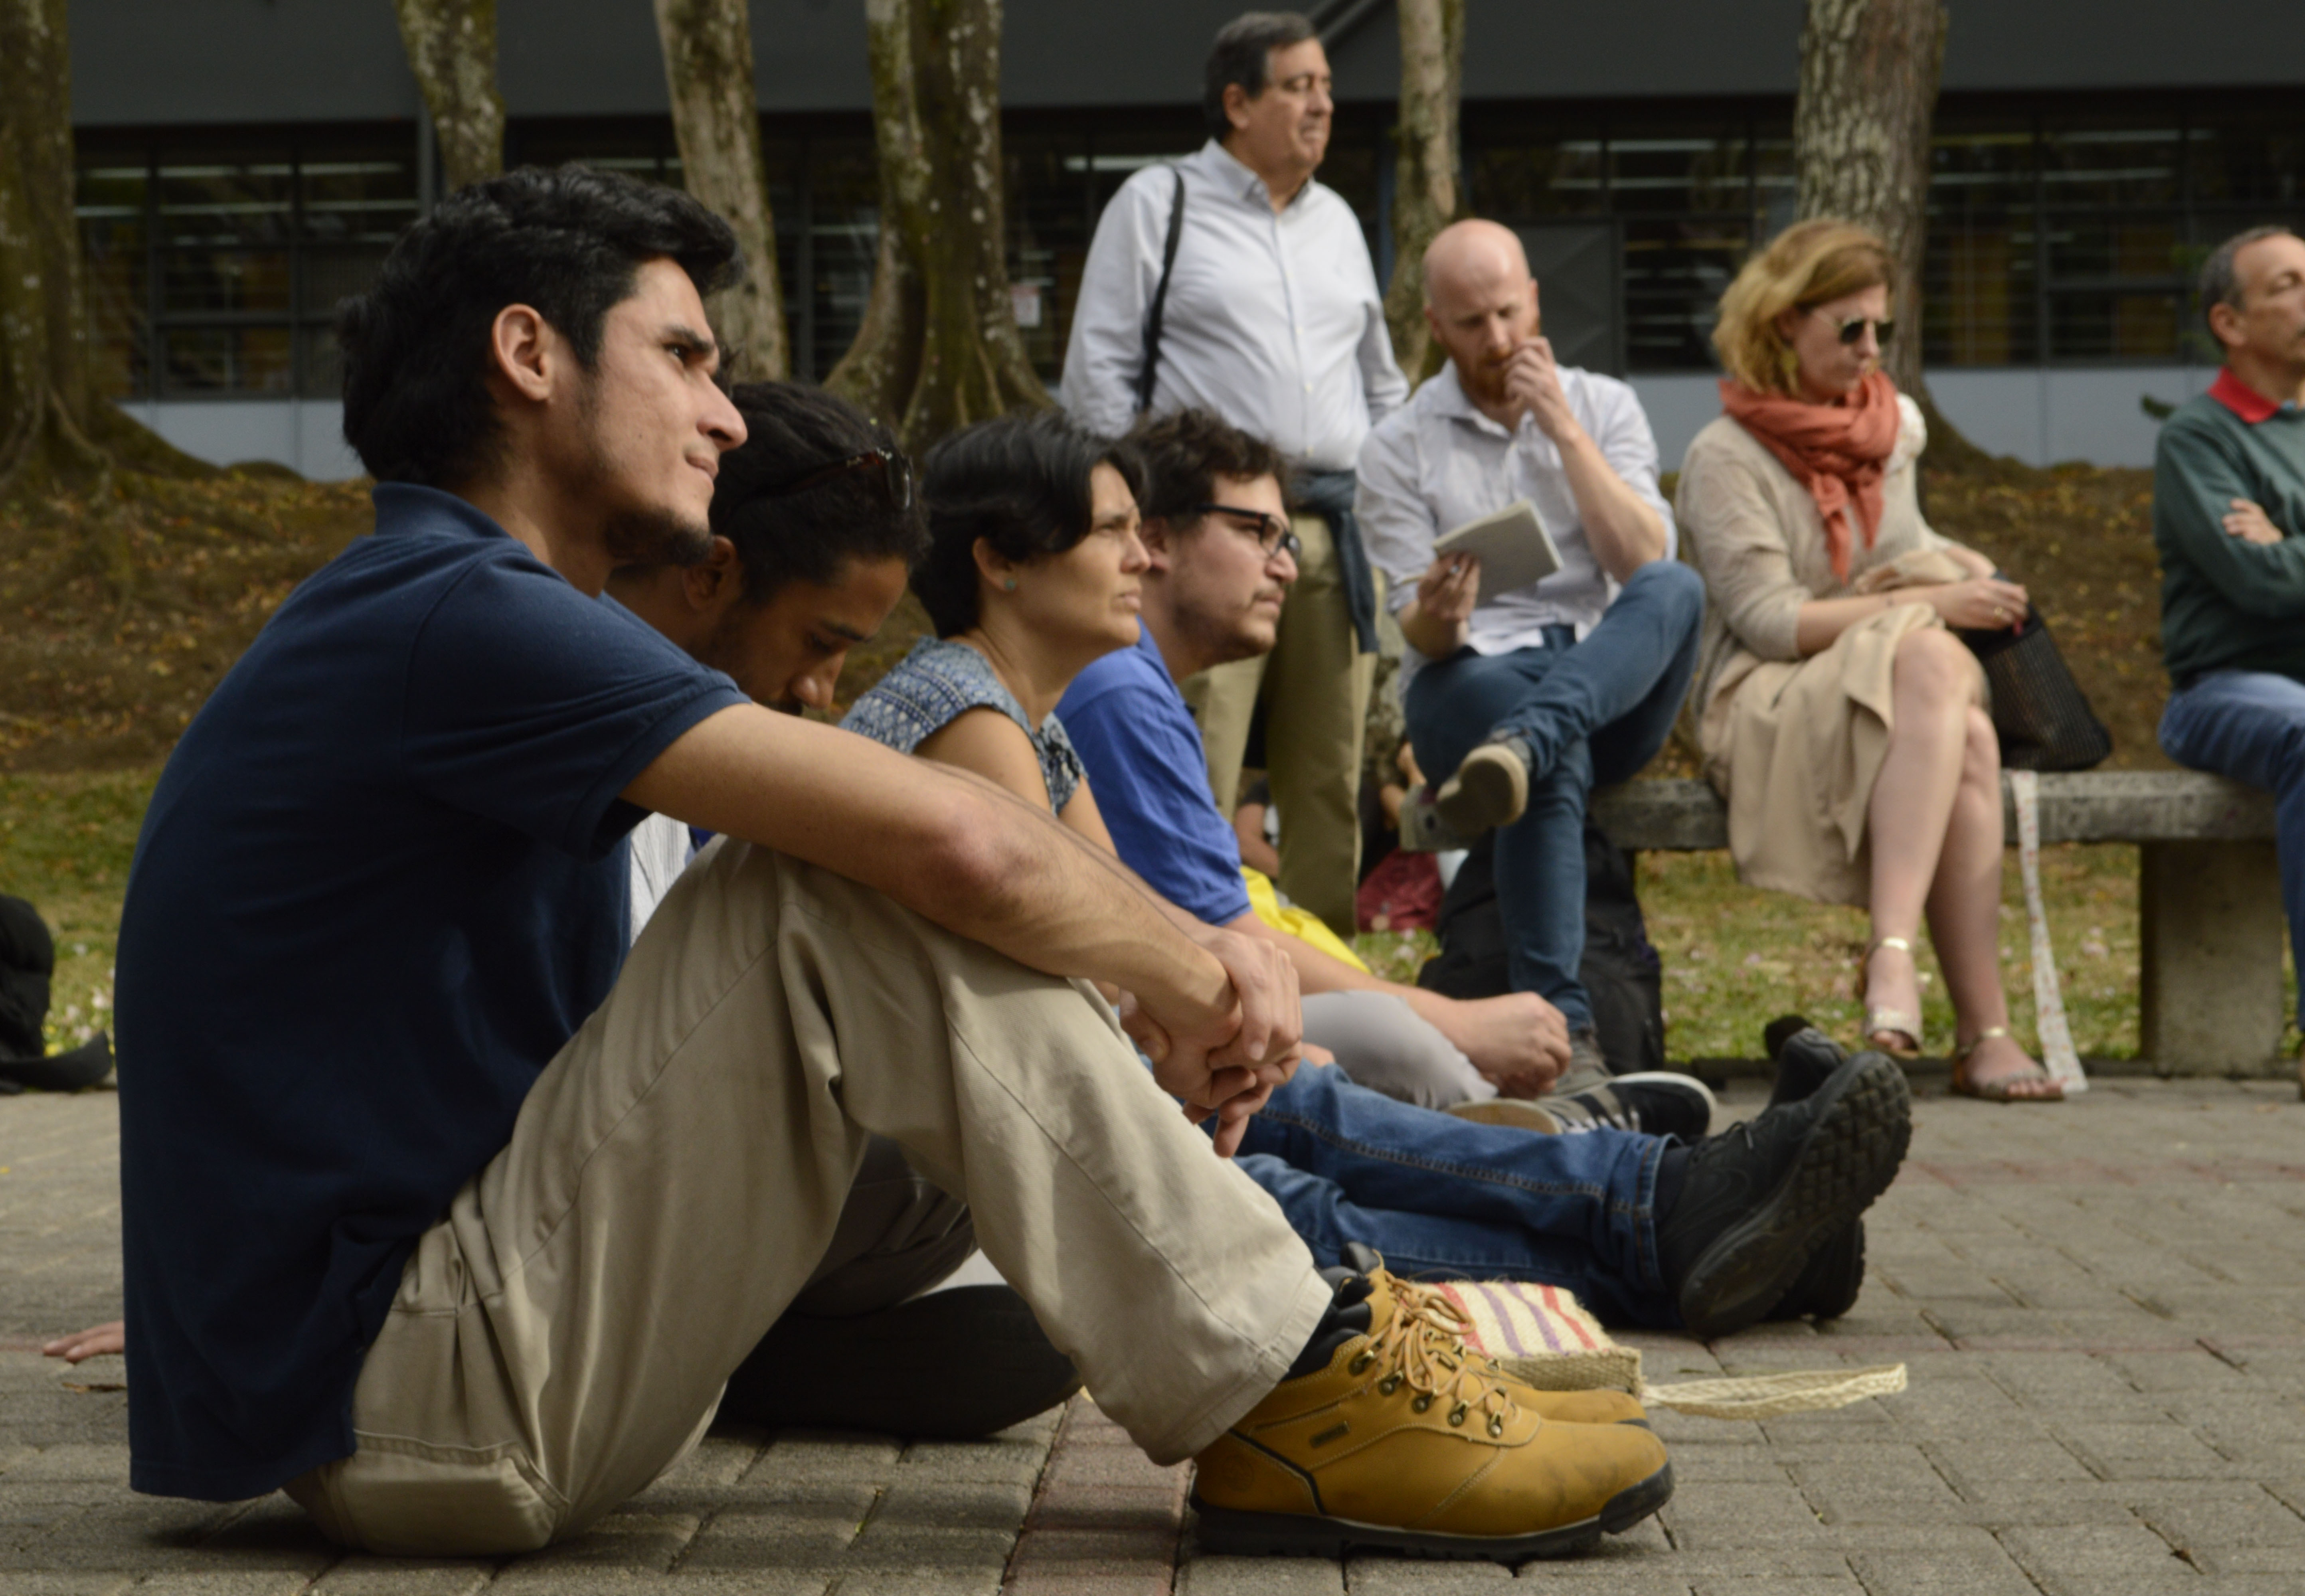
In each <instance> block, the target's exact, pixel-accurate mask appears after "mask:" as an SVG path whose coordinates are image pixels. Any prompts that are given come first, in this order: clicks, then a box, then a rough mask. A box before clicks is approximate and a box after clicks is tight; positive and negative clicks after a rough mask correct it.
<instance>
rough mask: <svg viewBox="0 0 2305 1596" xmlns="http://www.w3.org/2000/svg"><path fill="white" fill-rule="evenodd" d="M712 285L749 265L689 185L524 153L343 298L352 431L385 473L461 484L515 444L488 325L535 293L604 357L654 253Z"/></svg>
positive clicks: (584, 352) (592, 356)
mask: <svg viewBox="0 0 2305 1596" xmlns="http://www.w3.org/2000/svg"><path fill="white" fill-rule="evenodd" d="M659 258H662V259H671V260H673V261H674V262H676V264H677V265H678V266H679V267H680V268H681V270H683V271H685V272H686V273H687V274H688V276H689V280H690V281H692V282H693V283H694V284H696V289H697V292H698V293H713V292H715V291H716V290H718V289H720V288H725V287H727V286H728V285H729V284H732V283H735V282H736V281H737V280H739V279H740V278H742V276H744V256H743V254H742V253H741V252H740V251H739V250H738V249H737V247H736V234H735V233H731V232H730V231H729V229H728V224H727V223H726V222H724V221H722V220H721V219H720V218H719V216H714V215H713V214H712V213H711V212H710V211H709V210H707V209H705V208H704V207H703V206H702V205H700V204H698V203H697V202H696V201H695V200H692V199H690V198H689V197H688V196H687V195H686V194H684V193H682V192H680V191H678V190H676V189H667V188H660V187H658V186H656V185H655V184H652V183H639V182H636V181H634V179H632V178H628V177H621V176H618V175H617V174H613V173H608V172H595V171H592V170H591V169H590V168H588V167H584V166H561V167H557V168H555V169H553V170H549V171H548V170H545V169H544V168H541V167H537V166H523V167H522V168H521V169H520V170H518V171H516V172H507V173H506V174H504V175H503V176H501V177H492V178H489V180H488V181H487V182H485V183H473V184H472V185H471V186H470V187H468V188H464V189H460V190H458V191H456V192H455V193H454V194H451V195H450V196H449V197H448V198H447V199H446V200H442V201H441V202H440V204H439V205H438V207H437V208H435V209H434V210H433V212H432V214H431V215H430V216H427V217H425V218H424V219H423V220H421V221H419V222H415V223H413V224H411V225H410V226H409V227H408V229H407V230H406V231H405V232H404V233H401V235H400V237H399V239H398V240H397V241H396V242H395V243H394V244H393V246H392V252H391V253H390V254H389V255H387V256H386V257H385V260H384V266H383V267H382V268H381V269H380V270H379V271H378V274H377V279H376V285H375V286H374V287H372V288H370V290H369V291H368V292H367V293H363V294H359V295H356V296H354V297H353V298H352V299H348V300H346V301H344V302H343V303H342V304H341V305H339V306H338V307H337V310H336V341H337V342H338V343H339V344H342V345H343V346H344V441H345V442H347V443H349V444H350V445H352V446H353V450H354V451H355V452H357V453H358V454H359V455H360V457H361V463H362V464H364V465H366V466H367V467H368V469H369V474H370V475H371V476H373V477H375V478H376V479H377V480H378V481H385V482H419V483H422V484H424V485H425V486H427V487H432V488H451V487H455V486H457V485H458V484H461V483H464V482H467V481H470V480H472V479H473V478H474V477H476V476H478V475H481V474H482V473H484V472H485V471H487V470H488V469H489V466H490V465H491V464H492V463H493V462H494V460H495V458H496V454H497V450H498V447H499V446H500V445H501V443H502V434H503V429H502V424H501V423H500V422H499V420H498V417H497V412H496V406H495V403H493V402H492V401H491V399H490V398H489V390H488V381H487V369H488V359H487V350H488V340H489V325H490V324H491V323H493V322H494V321H495V320H496V317H497V312H498V311H499V310H503V309H504V308H505V307H506V305H512V304H525V305H532V306H533V307H535V309H536V310H537V311H538V313H539V314H540V315H541V316H542V317H543V318H544V319H545V320H546V321H548V322H549V323H550V324H551V325H552V327H554V328H555V329H556V330H557V331H558V333H559V334H560V335H561V336H563V337H565V338H566V339H567V340H568V343H569V345H570V347H571V348H572V349H573V350H574V352H575V355H576V359H577V361H578V362H579V363H580V364H581V365H583V367H584V369H586V370H588V371H589V370H590V369H591V368H592V365H593V362H594V361H596V360H598V358H599V357H600V329H601V325H602V323H603V322H604V321H605V320H606V319H607V318H608V311H609V310H611V309H612V308H613V307H614V306H616V305H617V303H618V301H622V300H624V299H625V298H626V297H627V296H629V295H630V294H631V293H632V291H633V284H634V278H635V277H636V276H638V275H639V272H640V268H641V267H642V264H643V263H645V262H647V261H650V260H653V259H659Z"/></svg>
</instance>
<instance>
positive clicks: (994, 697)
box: [840, 637, 1081, 814]
mask: <svg viewBox="0 0 2305 1596" xmlns="http://www.w3.org/2000/svg"><path fill="white" fill-rule="evenodd" d="M971 709H995V710H998V711H999V713H1001V714H1003V715H1006V716H1007V717H1008V718H1009V719H1011V720H1013V721H1015V722H1016V725H1017V727H1018V729H1020V730H1021V731H1023V732H1024V734H1025V736H1026V737H1027V738H1029V739H1030V740H1031V742H1032V744H1033V755H1034V756H1035V757H1036V758H1037V759H1039V760H1040V762H1041V781H1042V785H1045V786H1046V787H1047V788H1048V789H1049V809H1050V811H1051V812H1052V813H1055V814H1062V813H1064V812H1065V805H1066V804H1067V803H1070V802H1072V801H1073V794H1075V793H1076V792H1078V791H1079V790H1080V784H1081V762H1080V755H1078V754H1077V753H1075V752H1074V751H1073V745H1072V742H1071V740H1070V739H1069V738H1067V736H1066V735H1065V725H1064V722H1062V721H1061V720H1059V719H1058V718H1057V717H1056V716H1055V714H1054V713H1051V714H1050V716H1049V717H1048V718H1047V719H1046V720H1043V721H1042V722H1041V724H1040V725H1039V726H1037V727H1036V726H1033V723H1032V722H1031V721H1029V720H1027V719H1025V706H1024V705H1022V704H1020V703H1018V702H1017V701H1016V694H1015V693H1013V692H1009V691H1008V684H1007V683H1004V682H1002V681H1001V680H1000V677H999V674H998V673H996V672H995V671H994V670H993V668H992V663H991V661H990V660H988V659H987V658H984V656H983V655H982V654H980V653H978V652H977V651H976V650H975V649H972V648H970V647H969V646H968V645H967V644H966V643H957V642H953V641H950V640H948V639H945V638H935V637H924V638H923V639H921V641H918V642H916V643H914V645H913V651H912V652H911V653H909V654H907V655H906V656H905V657H904V658H902V659H901V660H899V661H897V666H896V668H895V669H893V670H891V671H890V672H889V674H888V675H885V676H882V677H881V678H880V681H878V682H877V683H874V684H873V686H872V691H871V692H867V693H866V694H865V695H864V696H863V698H860V699H858V700H856V703H855V707H854V708H852V709H850V710H849V711H848V713H847V714H846V716H844V717H841V722H840V726H841V729H842V730H844V731H850V732H855V734H857V735H859V736H862V737H870V738H872V741H873V742H875V743H886V744H887V745H888V746H889V747H890V748H893V749H895V750H896V751H897V752H898V753H910V752H912V751H913V750H914V749H916V748H918V747H919V746H920V745H921V744H922V743H925V742H927V741H928V740H929V739H930V738H931V737H933V736H935V735H936V734H938V733H939V732H940V731H942V730H944V728H945V727H947V726H950V725H951V724H952V723H953V722H954V721H956V720H958V719H959V718H960V717H962V716H964V715H965V714H967V713H968V712H969V711H970V710H971Z"/></svg>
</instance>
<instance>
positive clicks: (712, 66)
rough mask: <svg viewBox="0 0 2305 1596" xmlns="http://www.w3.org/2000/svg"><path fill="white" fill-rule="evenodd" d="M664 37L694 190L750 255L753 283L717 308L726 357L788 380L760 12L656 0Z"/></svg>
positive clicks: (683, 160)
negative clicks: (764, 145) (766, 145)
mask: <svg viewBox="0 0 2305 1596" xmlns="http://www.w3.org/2000/svg"><path fill="white" fill-rule="evenodd" d="M656 29H657V36H658V38H660V39H661V40H662V41H663V43H664V76H665V83H666V86H667V87H668V89H670V90H671V93H672V128H673V132H674V134H675V136H676V137H677V138H678V139H679V140H680V165H681V169H682V171H683V172H684V173H685V174H686V177H687V183H688V191H689V192H690V193H691V194H693V195H694V196H695V197H696V198H697V199H698V200H701V201H702V202H703V203H704V204H705V205H706V206H707V207H709V208H711V209H712V210H715V211H717V212H719V214H720V215H721V216H723V217H725V218H726V219H727V223H728V225H730V226H731V227H733V228H735V229H736V242H737V243H738V244H739V245H740V246H742V247H743V249H744V263H745V267H746V270H745V273H744V281H743V282H741V283H739V284H736V286H735V287H734V288H730V289H728V290H727V291H726V292H724V293H720V294H719V295H717V296H715V303H714V304H713V306H712V315H713V320H714V322H715V323H716V325H717V327H718V330H719V336H720V344H721V350H722V354H723V358H724V359H725V360H727V361H731V362H732V368H731V369H732V372H733V375H735V376H736V377H738V378H744V379H746V380H759V379H762V378H784V377H786V376H787V375H788V374H789V373H790V371H791V369H792V346H791V344H790V342H789V341H788V339H787V336H786V333H785V305H784V294H783V293H782V292H781V291H780V289H779V287H778V278H777V228H776V221H775V218H774V217H773V216H771V215H770V209H769V174H768V166H767V163H766V162H765V161H764V160H763V159H762V158H761V105H760V96H759V93H758V91H757V89H755V88H754V86H753V23H752V17H751V14H750V13H749V10H748V9H747V7H746V5H745V0H656Z"/></svg>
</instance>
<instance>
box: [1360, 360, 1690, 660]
mask: <svg viewBox="0 0 2305 1596" xmlns="http://www.w3.org/2000/svg"><path fill="white" fill-rule="evenodd" d="M1561 392H1562V394H1563V395H1566V396H1567V398H1568V400H1569V413H1570V414H1572V415H1574V416H1575V417H1576V418H1577V421H1578V425H1579V426H1581V427H1583V428H1584V429H1585V430H1586V433H1587V434H1588V435H1589V436H1590V437H1592V439H1593V441H1594V442H1595V444H1597V445H1599V446H1600V448H1601V453H1602V454H1603V456H1604V457H1605V458H1606V459H1607V461H1608V463H1609V464H1610V467H1611V468H1612V470H1614V471H1616V473H1617V475H1618V476H1620V477H1621V478H1623V479H1624V480H1625V483H1626V485H1627V486H1628V487H1629V488H1631V489H1632V490H1633V491H1634V492H1635V493H1637V494H1638V495H1640V497H1641V498H1642V499H1643V500H1644V501H1645V502H1646V504H1647V505H1649V506H1650V507H1651V508H1652V509H1654V510H1655V511H1656V513H1657V514H1659V515H1660V516H1662V517H1663V518H1664V557H1665V558H1666V559H1671V558H1672V557H1673V552H1674V549H1675V548H1676V547H1677V545H1678V542H1679V534H1678V533H1677V531H1675V529H1674V526H1673V522H1672V506H1671V505H1668V504H1667V503H1665V500H1664V495H1663V493H1661V492H1659V491H1658V490H1657V447H1656V437H1655V435H1654V434H1653V433H1652V432H1650V430H1649V419H1648V416H1647V414H1646V412H1643V411H1642V409H1641V402H1640V401H1639V400H1638V399H1637V398H1635V397H1634V396H1633V390H1632V389H1631V387H1630V386H1628V385H1626V384H1624V383H1621V382H1619V381H1618V380H1617V379H1616V378H1613V377H1602V376H1599V375H1597V374H1596V373H1594V372H1591V371H1586V370H1581V369H1578V368H1577V367H1575V366H1563V367H1562V368H1561ZM1359 471H1360V489H1359V496H1358V497H1357V501H1356V503H1355V505H1354V513H1355V514H1357V516H1358V517H1359V520H1360V526H1361V540H1362V542H1363V543H1364V544H1365V546H1366V547H1367V548H1368V555H1369V561H1370V563H1371V564H1372V565H1374V566H1375V567H1376V568H1377V569H1378V570H1380V571H1382V572H1383V573H1384V575H1385V581H1386V582H1387V583H1388V584H1389V585H1388V587H1387V592H1388V594H1389V595H1390V599H1391V607H1392V608H1393V609H1394V610H1396V611H1398V610H1399V609H1400V608H1401V607H1404V606H1405V605H1407V604H1408V601H1409V600H1410V599H1414V598H1416V580H1417V578H1419V577H1420V576H1423V575H1424V574H1425V572H1426V571H1427V570H1429V569H1431V568H1432V565H1433V543H1434V542H1435V540H1437V539H1439V538H1440V537H1441V536H1442V534H1443V533H1446V532H1451V531H1455V530H1456V529H1457V528H1459V527H1460V526H1462V525H1464V524H1465V523H1466V522H1468V521H1475V520H1477V519H1479V518H1480V517H1481V516H1484V515H1486V514H1491V513H1492V512H1493V511H1497V510H1501V509H1503V508H1504V507H1505V506H1506V505H1510V504H1512V503H1513V502H1515V501H1516V500H1518V499H1528V500H1530V501H1532V502H1534V503H1535V505H1536V514H1537V518H1538V519H1539V520H1541V521H1542V522H1544V526H1545V530H1546V531H1550V532H1551V533H1552V539H1553V541H1554V543H1556V544H1557V545H1559V546H1560V549H1561V569H1560V570H1558V571H1556V572H1554V573H1552V575H1551V576H1548V577H1546V578H1545V579H1544V581H1543V582H1532V583H1530V584H1529V585H1528V586H1527V587H1525V588H1516V589H1514V590H1512V591H1511V592H1509V593H1492V592H1489V591H1487V590H1485V589H1484V590H1483V591H1482V592H1481V594H1480V597H1479V599H1478V601H1477V603H1476V606H1475V607H1474V610H1473V618H1472V621H1471V623H1470V624H1469V625H1468V627H1467V642H1468V643H1469V644H1470V645H1471V647H1472V649H1473V650H1474V652H1476V653H1478V654H1509V653H1510V652H1511V651H1512V650H1513V649H1541V648H1543V647H1544V628H1545V627H1547V626H1564V625H1565V626H1573V627H1575V628H1576V630H1577V635H1578V637H1579V638H1582V637H1583V636H1584V635H1585V634H1586V632H1590V631H1591V630H1592V629H1593V627H1594V626H1595V624H1598V623H1599V621H1600V619H1601V614H1602V612H1603V610H1605V609H1607V608H1608V607H1609V605H1610V604H1611V602H1612V601H1613V600H1614V599H1615V598H1616V596H1617V583H1616V582H1613V581H1612V580H1611V578H1610V576H1609V573H1607V572H1606V571H1603V569H1602V568H1601V562H1600V561H1599V560H1597V559H1595V557H1594V555H1593V548H1592V545H1591V544H1590V543H1589V542H1587V541H1586V536H1585V522H1584V520H1583V518H1582V517H1581V516H1580V515H1579V514H1578V509H1577V497H1576V495H1575V494H1573V493H1571V492H1570V491H1569V473H1568V472H1567V471H1564V470H1563V469H1562V468H1561V451H1560V449H1558V448H1557V447H1555V446H1554V445H1553V442H1552V439H1551V438H1549V437H1545V436H1544V433H1543V432H1542V431H1540V430H1539V429H1538V428H1537V425H1536V421H1535V418H1534V417H1532V416H1530V415H1528V414H1527V413H1526V412H1524V413H1523V414H1522V416H1521V418H1520V424H1519V425H1518V427H1515V428H1513V429H1510V431H1509V430H1507V429H1505V428H1503V427H1501V426H1500V425H1499V424H1498V423H1497V422H1495V421H1493V420H1490V419H1489V418H1488V417H1487V416H1485V415H1484V414H1482V413H1481V411H1480V409H1479V407H1477V406H1476V405H1475V404H1474V403H1473V402H1472V400H1471V399H1470V398H1468V397H1467V395H1466V393H1465V388H1464V385H1463V384H1462V383H1460V382H1459V381H1458V379H1457V367H1456V363H1455V362H1454V361H1450V364H1449V365H1448V366H1446V367H1444V368H1443V369H1442V371H1441V373H1440V375H1439V376H1437V377H1435V378H1433V380H1432V381H1430V382H1428V383H1426V384H1425V386H1423V387H1421V388H1419V389H1417V390H1416V397H1415V398H1413V399H1411V400H1410V401H1409V402H1408V403H1407V404H1406V405H1404V406H1403V407H1401V408H1400V409H1399V410H1398V411H1396V412H1393V413H1392V414H1391V415H1390V416H1388V417H1386V418H1385V419H1384V420H1383V421H1382V422H1381V423H1379V424H1378V425H1377V427H1376V428H1375V429H1374V430H1373V431H1371V432H1370V434H1369V437H1368V441H1367V442H1366V443H1365V444H1364V445H1363V446H1361V454H1360V466H1359ZM1424 663H1425V657H1424V656H1423V655H1421V654H1419V653H1418V652H1417V651H1416V649H1415V648H1414V647H1411V648H1409V649H1408V650H1407V651H1406V652H1405V653H1404V655H1403V656H1402V659H1401V684H1402V685H1403V686H1407V685H1408V679H1409V677H1410V676H1412V675H1415V674H1416V670H1417V668H1418V667H1419V666H1422V665H1423V664H1424Z"/></svg>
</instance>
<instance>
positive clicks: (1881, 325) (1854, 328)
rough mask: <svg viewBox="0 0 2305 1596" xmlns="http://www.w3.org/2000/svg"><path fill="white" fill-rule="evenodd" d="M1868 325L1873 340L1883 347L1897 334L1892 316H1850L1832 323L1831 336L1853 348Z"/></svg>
mask: <svg viewBox="0 0 2305 1596" xmlns="http://www.w3.org/2000/svg"><path fill="white" fill-rule="evenodd" d="M1809 314H1810V315H1812V316H1822V315H1824V311H1823V310H1812V311H1810V312H1809ZM1867 327H1871V328H1872V329H1873V341H1874V342H1875V343H1876V344H1880V346H1881V347H1882V348H1884V349H1886V348H1888V347H1889V340H1890V339H1892V338H1893V337H1895V336H1896V335H1897V321H1896V318H1894V317H1892V316H1852V317H1850V318H1849V319H1848V320H1846V321H1842V322H1836V323H1835V324H1834V331H1833V336H1835V337H1837V338H1839V339H1840V340H1841V343H1842V344H1846V345H1848V346H1849V347H1850V348H1851V349H1854V348H1855V347H1856V346H1857V341H1858V339H1859V338H1862V337H1863V336H1864V335H1865V329H1866V328H1867Z"/></svg>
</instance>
